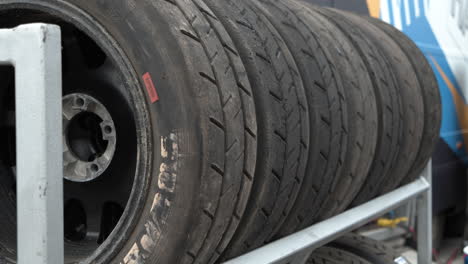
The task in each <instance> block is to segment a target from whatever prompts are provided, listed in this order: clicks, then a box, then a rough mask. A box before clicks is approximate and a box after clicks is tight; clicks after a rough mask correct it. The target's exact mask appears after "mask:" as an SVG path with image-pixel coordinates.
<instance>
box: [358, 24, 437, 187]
mask: <svg viewBox="0 0 468 264" xmlns="http://www.w3.org/2000/svg"><path fill="white" fill-rule="evenodd" d="M366 19H368V20H369V21H370V22H371V23H372V24H373V25H374V26H376V27H378V28H380V29H381V30H383V31H384V32H385V33H386V34H388V35H389V36H390V37H391V38H393V40H394V41H395V42H396V43H397V44H398V45H400V48H401V49H402V51H403V52H404V53H405V54H406V56H407V57H408V59H409V61H410V62H411V64H412V65H413V69H414V71H415V72H416V77H417V78H418V81H419V85H420V87H421V89H422V96H423V99H424V130H423V135H422V139H421V145H420V147H419V150H418V151H417V155H416V160H415V161H414V164H413V166H412V167H411V169H410V172H409V173H408V175H407V176H406V178H405V179H404V182H411V181H413V180H415V179H416V178H417V177H419V175H420V174H421V172H422V171H423V169H424V167H425V166H426V165H427V162H428V161H429V159H430V158H431V155H432V153H433V151H434V146H435V144H436V143H437V140H438V139H439V132H440V126H441V121H442V109H441V98H440V92H439V86H438V84H437V79H436V77H435V75H434V72H433V70H432V68H431V65H430V64H429V62H428V60H427V59H426V57H425V56H424V54H423V53H422V51H421V50H420V49H419V48H418V47H417V46H416V44H415V43H414V42H413V41H412V40H410V39H409V38H408V37H407V36H406V35H405V34H403V33H402V32H401V31H399V30H397V29H396V28H394V27H393V26H391V25H389V24H387V23H385V22H383V21H381V20H378V19H375V18H371V17H366Z"/></svg>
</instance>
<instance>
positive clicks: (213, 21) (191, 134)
mask: <svg viewBox="0 0 468 264" xmlns="http://www.w3.org/2000/svg"><path fill="white" fill-rule="evenodd" d="M8 7H15V8H19V7H28V8H38V9H41V10H43V11H47V12H51V13H54V14H56V15H57V16H64V17H65V19H67V21H70V22H71V23H74V22H77V21H79V20H80V21H81V20H83V21H87V22H89V23H88V24H86V26H88V25H92V26H96V27H99V29H101V30H102V31H103V32H105V33H106V34H108V35H106V37H109V38H110V39H111V40H108V39H107V38H105V37H102V38H97V39H95V40H96V41H98V42H99V41H102V42H104V41H109V42H108V43H111V44H109V45H113V47H114V48H115V49H116V50H117V51H118V52H119V54H120V55H121V56H122V57H121V58H120V57H119V58H118V59H121V61H122V64H124V65H125V66H127V68H126V69H125V70H126V71H128V72H130V74H131V75H132V76H134V79H132V80H134V82H132V83H130V85H132V88H133V87H134V88H135V89H132V92H135V93H138V94H139V95H141V98H144V99H143V100H144V101H143V100H142V101H135V102H134V105H133V107H135V108H137V109H144V110H145V111H146V112H145V113H147V116H146V119H143V120H140V121H142V124H143V125H142V129H143V130H144V131H145V132H147V136H146V137H142V138H141V139H140V140H141V141H140V142H144V143H146V144H147V145H148V148H147V149H148V152H149V154H148V160H144V157H143V156H141V157H139V158H141V159H143V160H141V161H142V162H144V164H145V166H146V167H145V169H146V170H147V173H146V171H145V170H142V171H139V172H138V173H142V174H144V175H148V177H147V178H146V179H145V180H144V181H143V184H144V188H143V190H144V192H145V195H144V197H143V198H142V200H141V203H140V204H130V207H129V206H127V210H134V211H136V214H137V216H136V221H134V222H132V223H126V225H127V226H128V228H127V229H125V230H123V231H121V232H120V231H115V232H114V233H116V232H117V233H116V234H117V235H118V239H119V240H118V241H111V242H108V241H106V242H104V243H103V245H102V246H101V248H100V249H98V250H97V251H96V252H95V253H94V255H93V256H92V257H91V258H90V259H89V260H87V261H86V263H88V262H92V263H129V262H130V263H132V262H134V263H137V262H138V263H200V262H202V261H204V260H205V259H210V258H212V257H213V258H216V257H217V255H216V251H217V250H218V251H222V249H219V246H218V242H219V241H221V240H223V241H228V240H229V239H230V236H232V234H233V232H234V230H235V229H236V227H237V224H238V221H237V219H238V218H239V217H240V215H242V213H243V211H244V209H245V204H246V200H247V198H248V195H249V192H250V189H251V183H252V177H253V174H254V170H255V161H256V138H257V135H256V133H257V127H256V115H255V107H254V102H253V98H252V96H251V94H252V92H251V89H250V84H249V80H248V79H247V74H246V71H245V68H244V66H243V63H242V61H241V60H240V58H239V55H238V54H239V53H238V52H237V51H236V48H235V46H234V45H233V43H232V41H231V39H230V37H229V35H228V34H227V32H226V31H225V29H224V27H223V26H222V25H221V23H219V21H218V19H217V18H216V16H215V15H214V14H213V13H212V12H211V10H210V9H209V8H208V7H207V6H206V5H205V4H204V3H203V2H202V1H201V0H193V1H192V0H167V1H166V0H151V1H150V0H142V1H126V0H117V1H112V2H109V1H87V0H68V1H60V0H34V1H16V0H11V1H10V0H7V1H2V2H1V4H0V9H4V8H8ZM122 17H125V19H121V18H122ZM77 23H78V22H77ZM82 29H83V30H87V28H82ZM103 34H104V33H103ZM147 72H149V73H150V74H151V75H152V77H153V81H154V83H155V84H156V85H155V86H156V88H157V92H158V93H159V98H160V100H159V101H157V102H155V103H152V102H151V101H150V99H149V98H148V97H147V96H146V90H145V88H144V87H145V86H144V82H143V80H142V78H139V76H143V75H144V74H145V73H147ZM138 80H140V81H138ZM226 244H227V243H225V244H224V245H226Z"/></svg>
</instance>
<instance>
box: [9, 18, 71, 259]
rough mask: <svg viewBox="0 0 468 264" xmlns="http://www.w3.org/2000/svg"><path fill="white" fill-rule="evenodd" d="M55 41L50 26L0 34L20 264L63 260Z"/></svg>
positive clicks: (55, 29) (57, 39) (57, 40)
mask: <svg viewBox="0 0 468 264" xmlns="http://www.w3.org/2000/svg"><path fill="white" fill-rule="evenodd" d="M60 39H61V34H60V28H59V27H58V26H53V25H45V24H29V25H23V26H19V27H17V28H14V29H2V30H0V65H11V66H13V67H14V68H15V84H16V88H15V89H16V90H15V92H16V99H15V100H16V152H17V170H16V171H17V179H16V184H17V208H18V209H17V210H18V211H17V216H18V263H19V264H31V263H34V264H61V263H63V261H64V253H63V248H64V245H63V198H62V197H63V186H62V184H63V173H62V170H63V168H62V134H61V133H62V88H61V87H62V86H61V85H62V80H61V78H62V72H61V71H62V67H61V65H62V60H61V54H62V52H61V43H60V42H61V41H60ZM0 228H1V227H0Z"/></svg>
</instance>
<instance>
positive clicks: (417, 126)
mask: <svg viewBox="0 0 468 264" xmlns="http://www.w3.org/2000/svg"><path fill="white" fill-rule="evenodd" d="M336 12H339V13H341V14H342V15H343V16H345V17H346V18H347V19H348V20H349V21H351V22H352V23H353V24H354V25H356V26H357V25H359V27H360V29H361V30H362V31H363V32H364V33H365V34H366V36H368V38H369V39H370V40H372V42H373V44H374V45H375V46H376V47H377V48H379V49H380V50H381V51H382V53H383V54H384V56H385V58H387V61H388V65H389V66H390V67H389V68H388V70H390V71H392V72H393V74H394V76H395V80H396V87H397V91H398V95H399V96H400V100H401V101H400V102H401V105H402V109H403V113H404V114H403V115H402V116H401V117H400V118H401V119H402V121H403V122H402V127H401V133H402V137H401V140H400V150H399V152H398V155H397V157H396V160H395V161H394V162H393V164H392V165H391V169H390V171H389V173H388V174H387V176H386V177H385V178H383V179H382V180H380V183H379V185H377V186H376V185H373V184H374V182H375V181H374V180H373V179H368V181H366V183H365V184H364V186H363V188H362V190H361V193H362V194H360V195H358V197H357V198H356V200H355V202H356V203H357V204H360V203H364V202H367V201H368V200H370V199H372V198H375V197H377V196H378V195H380V194H384V193H387V192H389V191H392V190H393V189H395V188H396V187H397V186H399V185H400V183H401V182H402V180H403V179H404V178H405V177H406V176H407V175H408V173H409V170H410V168H411V166H412V165H413V162H414V160H415V159H416V155H417V154H418V150H419V146H420V143H421V138H422V132H423V128H424V102H423V99H422V92H421V87H420V86H419V82H418V80H417V78H416V73H415V71H414V68H413V66H412V64H411V63H410V62H409V60H408V58H407V56H406V55H405V54H404V53H403V52H402V50H401V49H400V46H399V45H397V44H396V43H395V41H393V39H392V38H390V37H389V36H388V35H386V34H385V33H384V32H383V31H381V30H379V29H378V28H376V27H374V26H373V25H372V24H370V23H369V22H368V21H367V20H365V19H363V18H361V17H360V16H358V15H355V14H352V13H348V12H344V11H336ZM378 177H380V176H378Z"/></svg>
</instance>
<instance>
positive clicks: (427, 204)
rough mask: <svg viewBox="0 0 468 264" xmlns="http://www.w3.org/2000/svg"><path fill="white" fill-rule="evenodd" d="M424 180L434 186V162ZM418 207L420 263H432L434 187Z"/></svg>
mask: <svg viewBox="0 0 468 264" xmlns="http://www.w3.org/2000/svg"><path fill="white" fill-rule="evenodd" d="M422 177H424V179H425V180H426V181H427V182H428V183H429V184H431V185H432V162H431V161H430V162H429V163H428V165H427V167H426V169H425V170H424V172H423V176H422ZM417 203H418V206H417V208H418V209H417V210H418V226H417V228H418V263H419V264H431V263H432V186H431V187H430V188H429V189H428V190H427V191H425V192H424V193H423V194H421V196H420V197H418V200H417Z"/></svg>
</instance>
